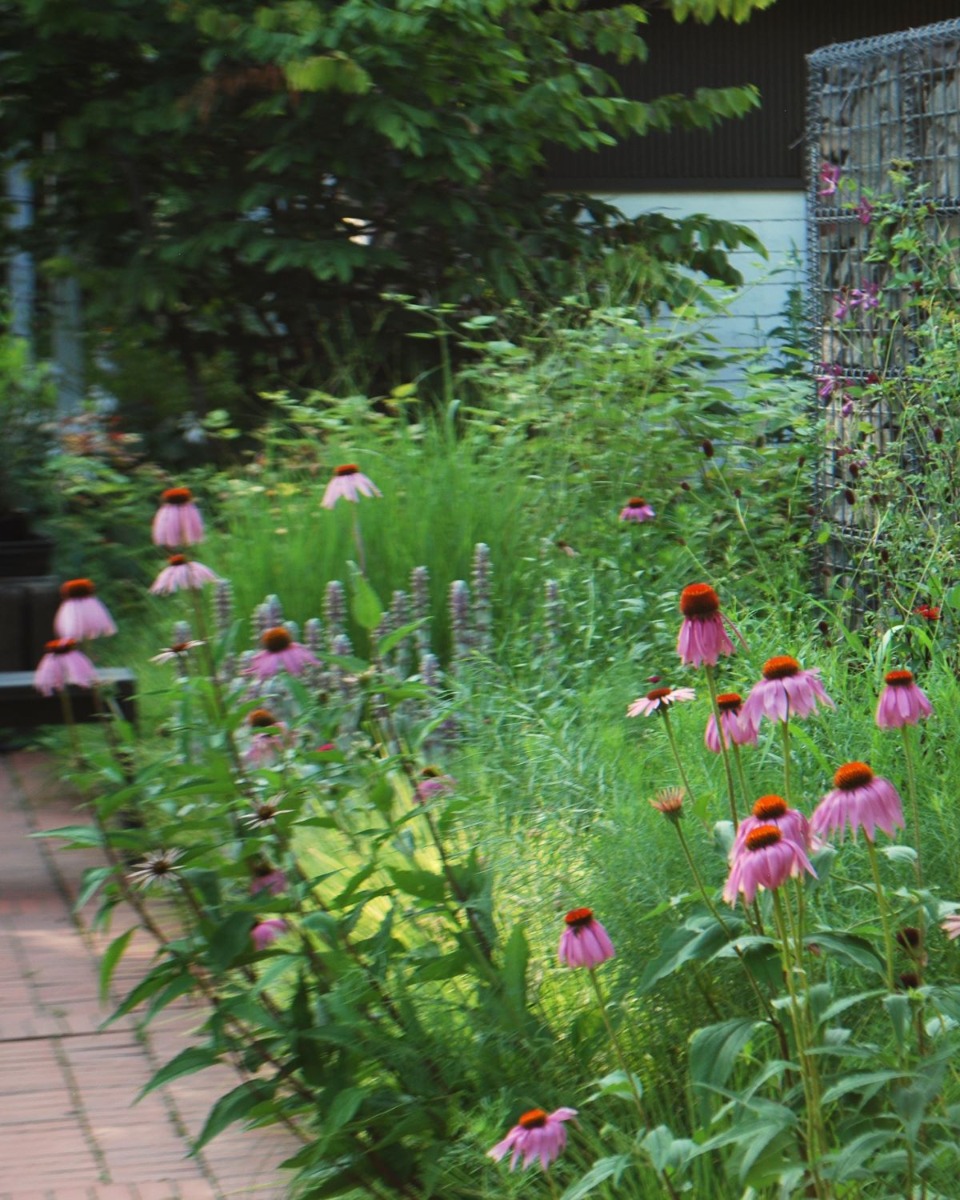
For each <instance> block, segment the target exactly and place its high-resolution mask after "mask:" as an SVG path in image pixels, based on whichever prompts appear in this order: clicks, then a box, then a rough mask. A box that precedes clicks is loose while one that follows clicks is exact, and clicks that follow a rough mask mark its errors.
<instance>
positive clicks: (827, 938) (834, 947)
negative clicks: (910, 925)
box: [803, 929, 886, 975]
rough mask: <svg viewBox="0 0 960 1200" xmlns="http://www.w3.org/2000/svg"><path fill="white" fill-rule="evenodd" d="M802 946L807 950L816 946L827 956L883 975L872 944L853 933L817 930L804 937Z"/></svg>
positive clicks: (880, 962) (882, 967) (878, 957)
mask: <svg viewBox="0 0 960 1200" xmlns="http://www.w3.org/2000/svg"><path fill="white" fill-rule="evenodd" d="M803 944H804V945H805V946H806V947H808V948H809V947H810V946H816V947H817V948H819V950H820V951H821V952H825V953H826V954H828V955H829V954H836V955H838V956H839V957H841V958H846V959H848V960H849V961H850V962H853V963H856V964H857V966H859V967H866V969H867V970H869V971H874V972H875V973H876V974H878V975H883V974H884V972H885V970H886V966H885V964H884V961H883V959H882V958H881V957H880V955H879V954H878V953H877V951H876V949H875V948H874V946H873V945H872V943H871V942H868V941H867V939H866V938H862V937H859V936H858V935H857V934H855V933H843V932H841V931H839V930H826V929H824V930H818V931H817V932H816V933H811V934H810V935H809V937H805V938H804V939H803Z"/></svg>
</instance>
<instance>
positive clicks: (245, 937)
mask: <svg viewBox="0 0 960 1200" xmlns="http://www.w3.org/2000/svg"><path fill="white" fill-rule="evenodd" d="M252 928H253V916H252V915H251V914H250V913H244V912H235V913H231V914H230V916H229V917H227V919H226V920H225V921H223V922H221V923H220V924H219V925H218V926H217V927H216V929H215V930H214V931H213V934H212V935H211V937H210V940H209V944H208V947H207V956H208V958H209V961H210V969H211V970H212V971H213V972H214V973H215V974H219V973H220V972H222V971H225V970H226V969H227V967H229V966H230V964H231V963H232V962H233V961H234V960H235V959H236V958H238V957H239V956H240V955H241V954H242V953H243V952H244V951H245V950H248V949H250V930H251V929H252Z"/></svg>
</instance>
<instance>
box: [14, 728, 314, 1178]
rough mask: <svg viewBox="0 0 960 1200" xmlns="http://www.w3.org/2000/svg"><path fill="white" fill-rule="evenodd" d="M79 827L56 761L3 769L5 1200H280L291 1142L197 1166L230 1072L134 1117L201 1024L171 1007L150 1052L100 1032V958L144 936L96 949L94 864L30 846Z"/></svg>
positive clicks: (259, 1142) (244, 1135)
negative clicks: (85, 904) (158, 1073)
mask: <svg viewBox="0 0 960 1200" xmlns="http://www.w3.org/2000/svg"><path fill="white" fill-rule="evenodd" d="M78 823H86V821H85V819H84V817H83V815H82V814H78V813H77V811H76V809H75V808H74V807H73V806H72V804H71V802H70V798H69V797H68V796H65V795H64V792H63V788H62V785H61V784H59V783H58V781H57V777H56V767H55V764H54V763H53V762H52V761H51V760H50V759H49V758H46V757H44V756H42V755H37V754H32V753H28V752H16V753H10V754H0V1200H228V1198H229V1200H234V1198H246V1197H249V1200H281V1198H282V1197H283V1195H284V1186H283V1184H284V1180H283V1173H282V1172H279V1171H278V1170H277V1169H276V1167H277V1164H278V1163H279V1162H281V1161H282V1160H283V1159H284V1158H286V1157H287V1156H288V1155H289V1154H291V1153H292V1152H293V1151H294V1150H295V1149H296V1146H295V1145H293V1144H291V1141H290V1140H289V1138H288V1137H287V1136H286V1135H285V1134H284V1133H283V1132H282V1131H280V1130H276V1129H263V1130H251V1131H247V1130H245V1129H244V1128H243V1126H242V1125H235V1126H231V1127H230V1129H228V1130H227V1131H226V1132H225V1133H223V1134H221V1135H220V1137H218V1138H216V1139H214V1141H213V1142H211V1143H210V1144H209V1145H208V1146H207V1147H206V1148H205V1149H204V1151H203V1152H202V1154H200V1155H197V1156H196V1157H194V1158H188V1157H187V1154H188V1153H189V1148H190V1147H189V1141H188V1139H189V1136H190V1135H191V1134H193V1135H195V1134H196V1133H198V1132H199V1130H200V1128H201V1127H202V1124H203V1121H204V1119H205V1117H206V1114H207V1112H208V1111H209V1109H210V1106H211V1104H212V1103H213V1102H214V1100H216V1098H217V1097H218V1096H219V1095H221V1094H222V1093H223V1092H225V1091H227V1090H229V1089H230V1088H232V1087H234V1086H236V1083H237V1082H238V1080H237V1077H236V1076H234V1075H233V1074H232V1073H231V1072H230V1071H229V1070H228V1069H227V1068H225V1067H224V1068H222V1069H221V1068H219V1067H217V1068H214V1069H212V1070H209V1071H203V1072H201V1073H200V1074H198V1075H191V1076H187V1077H185V1078H184V1079H179V1080H176V1081H174V1082H173V1083H171V1084H169V1085H168V1086H167V1087H165V1088H161V1089H158V1090H157V1091H156V1092H152V1093H151V1094H150V1095H148V1096H146V1097H144V1099H143V1100H141V1101H140V1103H139V1104H136V1105H134V1100H135V1098H136V1096H137V1094H138V1093H139V1091H140V1089H141V1088H142V1087H143V1085H144V1084H145V1083H146V1082H147V1080H148V1079H149V1078H150V1076H151V1075H152V1074H153V1071H154V1070H155V1068H156V1067H157V1066H158V1065H160V1064H161V1063H164V1062H167V1061H168V1060H169V1059H171V1058H173V1056H174V1055H175V1054H177V1053H178V1051H180V1050H181V1049H183V1048H184V1046H185V1045H186V1044H187V1042H186V1040H185V1036H184V1035H185V1033H186V1032H187V1031H189V1029H190V1028H191V1027H193V1026H195V1025H197V1024H198V1023H199V1021H200V1020H201V1019H202V1012H201V1010H199V1009H190V1007H189V1006H187V1005H186V1004H182V1005H180V1006H179V1007H176V1008H174V1007H173V1006H171V1009H169V1010H166V1011H165V1012H164V1013H161V1014H160V1016H159V1017H158V1018H156V1020H155V1021H154V1022H152V1023H151V1025H150V1026H149V1028H148V1030H147V1032H146V1035H145V1036H144V1035H143V1034H142V1033H140V1032H138V1029H137V1025H136V1020H135V1017H129V1018H125V1019H122V1020H120V1021H117V1022H115V1023H114V1024H112V1025H109V1026H108V1027H107V1028H106V1029H101V1028H100V1026H101V1023H102V1022H103V1020H104V1018H105V1017H106V1016H107V1015H108V1010H104V1009H101V1008H100V1006H99V1003H98V999H97V994H98V986H99V980H98V969H99V965H98V958H97V951H98V949H102V948H103V947H104V946H105V945H107V944H108V941H109V939H111V938H112V937H115V936H116V935H117V934H119V933H122V932H124V931H125V930H126V929H128V928H129V927H130V926H131V925H132V924H134V921H133V920H132V919H131V920H127V921H125V920H124V916H123V914H122V911H121V910H117V913H116V914H115V917H114V922H113V927H112V929H111V931H110V932H109V934H107V935H105V936H104V935H102V934H97V935H95V936H94V935H92V934H91V933H90V931H89V930H88V929H87V928H85V927H84V926H83V925H82V924H81V923H79V922H83V921H85V920H89V917H90V912H88V911H85V912H83V913H81V914H79V919H78V918H77V917H75V916H74V915H73V913H72V911H71V904H72V898H73V897H74V896H75V895H76V893H77V887H78V884H79V880H80V878H81V876H82V874H83V870H84V868H85V867H87V866H90V865H96V864H98V863H99V862H100V860H99V858H98V857H97V855H96V853H95V852H90V853H89V854H88V853H86V852H85V851H77V850H71V851H65V850H63V849H62V843H60V842H58V841H56V840H46V839H31V838H30V837H29V834H30V833H31V832H33V831H35V830H38V829H52V828H55V827H57V826H59V825H70V824H78ZM58 847H59V848H58ZM91 911H92V909H91ZM140 936H141V935H139V934H138V935H136V936H135V937H134V940H133V942H132V943H131V948H130V950H129V951H128V953H127V956H126V957H125V959H124V960H123V961H122V962H121V964H120V966H119V968H118V969H117V973H116V977H115V984H116V992H117V994H123V993H125V992H126V991H127V990H128V989H129V988H130V987H131V986H132V985H133V983H135V982H136V980H137V979H138V978H139V975H140V973H141V970H142V967H143V964H144V963H145V962H146V961H148V960H149V958H150V956H151V954H152V950H153V946H152V944H151V943H150V942H149V940H148V939H147V938H146V937H145V936H143V938H142V940H141V941H139V942H138V941H137V938H138V937H140Z"/></svg>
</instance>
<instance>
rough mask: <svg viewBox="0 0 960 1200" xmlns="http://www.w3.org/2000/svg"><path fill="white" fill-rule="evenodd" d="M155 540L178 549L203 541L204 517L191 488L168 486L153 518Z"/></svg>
mask: <svg viewBox="0 0 960 1200" xmlns="http://www.w3.org/2000/svg"><path fill="white" fill-rule="evenodd" d="M152 532H153V541H154V544H155V545H157V546H167V547H168V548H169V549H171V550H176V549H177V547H178V546H192V545H194V544H195V543H196V542H202V541H203V518H202V517H201V516H200V510H199V509H198V508H197V506H196V505H195V504H194V502H193V494H192V493H191V491H190V489H189V488H185V487H176V488H167V490H166V491H165V492H164V493H163V495H162V496H161V497H160V507H159V508H158V509H157V512H156V515H155V516H154V518H153V530H152Z"/></svg>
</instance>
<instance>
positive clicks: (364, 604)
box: [349, 563, 383, 633]
mask: <svg viewBox="0 0 960 1200" xmlns="http://www.w3.org/2000/svg"><path fill="white" fill-rule="evenodd" d="M349 567H350V576H351V583H352V590H353V597H352V599H351V603H350V611H351V612H352V613H353V619H354V620H355V621H356V622H357V624H358V625H359V626H360V627H361V629H366V630H367V632H368V633H372V632H373V630H374V629H376V627H377V626H378V625H379V624H380V621H381V619H382V617H383V605H382V604H381V603H380V600H379V597H378V596H377V593H376V592H375V591H374V590H373V588H372V587H371V586H370V583H369V581H368V580H367V577H366V576H365V575H364V574H363V572H362V571H361V570H360V568H359V567H358V566H357V564H356V563H350V564H349Z"/></svg>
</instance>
